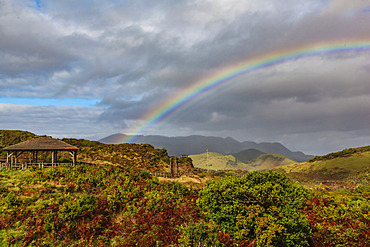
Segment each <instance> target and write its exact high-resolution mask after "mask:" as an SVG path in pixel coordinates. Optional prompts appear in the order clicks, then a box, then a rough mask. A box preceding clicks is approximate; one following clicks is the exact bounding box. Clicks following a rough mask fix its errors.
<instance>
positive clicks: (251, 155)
mask: <svg viewBox="0 0 370 247" xmlns="http://www.w3.org/2000/svg"><path fill="white" fill-rule="evenodd" d="M262 154H265V153H264V152H261V151H259V150H257V149H246V150H243V151H240V152H238V153H232V154H231V155H232V156H234V157H235V158H237V159H238V160H240V161H241V162H244V163H247V162H248V161H251V160H254V159H257V158H258V157H259V156H261V155H262Z"/></svg>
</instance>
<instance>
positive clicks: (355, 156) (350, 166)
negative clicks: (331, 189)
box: [279, 146, 370, 180]
mask: <svg viewBox="0 0 370 247" xmlns="http://www.w3.org/2000/svg"><path fill="white" fill-rule="evenodd" d="M369 167H370V146H367V147H359V148H351V149H345V150H343V151H340V152H336V153H331V154H328V155H325V156H318V157H315V158H313V159H311V160H310V161H309V162H304V163H299V164H291V165H286V166H281V167H279V169H283V170H284V171H285V172H287V173H288V174H291V175H294V177H297V178H302V179H304V178H306V179H311V180H332V179H334V180H340V179H346V178H350V177H351V176H354V175H356V174H358V173H359V172H361V171H363V170H366V169H369Z"/></svg>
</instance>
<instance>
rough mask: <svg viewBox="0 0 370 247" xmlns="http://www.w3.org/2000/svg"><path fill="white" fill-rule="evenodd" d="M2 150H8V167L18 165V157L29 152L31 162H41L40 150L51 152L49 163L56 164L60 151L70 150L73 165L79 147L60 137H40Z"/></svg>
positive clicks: (75, 161)
mask: <svg viewBox="0 0 370 247" xmlns="http://www.w3.org/2000/svg"><path fill="white" fill-rule="evenodd" d="M1 151H5V152H7V155H6V165H7V166H8V167H14V166H15V167H17V166H18V164H17V159H18V157H19V156H20V155H21V154H23V153H27V152H28V153H29V155H30V156H29V157H30V158H29V160H30V161H31V162H30V163H31V164H35V163H36V164H37V163H39V161H38V153H39V152H51V155H52V157H51V163H50V164H49V165H51V166H55V165H57V164H58V152H68V153H69V154H70V155H71V156H72V163H73V165H75V164H76V163H77V151H78V148H77V147H75V146H72V145H70V144H68V143H65V142H63V141H61V140H58V139H54V138H51V137H40V138H34V139H31V140H28V141H25V142H21V143H18V144H15V145H12V146H9V147H6V148H3V149H2V150H1ZM26 165H27V164H26Z"/></svg>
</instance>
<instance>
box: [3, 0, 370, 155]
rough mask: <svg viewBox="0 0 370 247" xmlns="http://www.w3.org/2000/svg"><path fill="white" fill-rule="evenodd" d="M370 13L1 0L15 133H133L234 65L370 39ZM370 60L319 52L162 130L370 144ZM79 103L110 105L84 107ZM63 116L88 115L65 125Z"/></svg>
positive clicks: (248, 79)
mask: <svg viewBox="0 0 370 247" xmlns="http://www.w3.org/2000/svg"><path fill="white" fill-rule="evenodd" d="M367 8H368V3H366V1H355V2H354V1H345V0H340V1H337V0H336V1H329V0H328V1H309V0H307V1H299V2H297V1H293V0H290V1H285V2H284V3H281V2H280V1H272V0H263V1H238V0H233V1H221V0H220V1H208V0H207V1H203V0H202V1H197V0H195V1H162V2H153V1H148V0H142V1H103V0H96V1H93V2H91V1H87V0H83V1H78V2H76V1H69V0H68V1H45V2H39V1H36V2H33V3H30V2H29V1H26V0H16V1H10V0H0V102H2V103H4V104H2V112H3V114H5V115H6V117H7V119H8V118H9V119H12V120H7V121H8V122H6V124H4V125H3V126H6V127H3V128H11V126H14V128H15V127H16V128H20V129H27V130H30V131H32V130H34V131H35V132H38V131H42V130H44V131H47V132H48V133H56V134H58V135H62V133H66V135H67V134H68V133H76V134H78V135H79V136H81V135H83V134H82V133H84V135H86V136H91V135H92V134H89V133H88V132H89V131H90V133H91V132H94V133H96V134H93V135H95V136H99V133H100V134H101V136H100V137H104V135H105V134H106V135H109V134H112V132H113V133H114V132H125V131H128V130H131V129H132V127H133V126H137V125H139V124H141V123H142V121H143V119H142V118H143V116H145V115H147V114H148V111H150V110H151V109H153V108H155V107H156V106H157V105H159V104H160V103H161V102H163V101H165V100H166V99H168V98H170V97H172V96H173V95H174V94H176V93H177V92H179V91H181V90H183V89H184V88H186V87H188V86H190V85H191V84H193V83H195V82H197V81H199V80H201V79H202V78H206V77H207V76H209V75H211V74H213V73H214V72H216V71H219V70H222V69H224V68H225V67H229V66H232V65H235V64H239V63H240V62H242V61H246V60H248V59H252V58H254V57H260V56H262V55H266V54H272V53H274V52H276V51H281V50H289V49H293V48H295V47H303V46H305V45H309V44H320V43H330V42H338V41H341V42H343V44H344V45H345V44H346V43H348V44H350V43H351V42H354V41H359V40H369V39H370V37H369V33H370V26H369V25H368V23H369V21H370V15H369V14H368V13H367V12H366V11H365V12H364V10H366V9H367ZM369 56H370V55H369V52H357V53H348V54H341V55H338V54H332V55H328V56H315V57H311V58H304V59H299V60H294V61H290V62H287V63H284V64H281V65H278V66H273V67H270V68H266V69H263V70H260V71H256V72H254V73H251V74H248V75H247V76H245V77H242V78H239V79H238V80H236V81H235V82H233V83H232V84H231V85H229V86H228V87H227V88H225V89H224V90H222V91H219V92H215V93H213V94H211V95H209V96H208V97H206V98H205V99H203V100H201V101H200V102H198V103H197V104H195V105H193V106H191V107H189V108H188V109H187V110H186V111H183V112H181V113H179V114H178V115H176V116H175V117H173V118H170V119H168V120H167V121H166V122H164V123H162V125H160V126H158V127H156V126H154V128H153V129H152V130H151V131H153V133H152V134H164V135H177V134H182V135H188V134H194V133H198V134H204V135H221V136H232V137H238V138H243V139H248V138H251V140H262V141H263V140H271V141H274V140H272V139H273V138H276V141H279V140H287V141H286V142H287V143H288V144H289V145H291V146H293V147H294V146H298V145H301V144H300V143H301V142H302V141H301V140H298V139H299V138H298V137H304V138H305V143H307V144H305V145H301V146H300V147H302V148H305V149H307V150H314V147H312V145H314V144H315V140H314V138H310V136H311V135H310V134H312V136H317V135H321V136H322V138H327V139H330V138H335V134H333V133H336V134H337V135H338V136H340V137H341V138H342V137H343V136H344V135H346V140H350V141H349V143H351V144H353V145H355V143H356V140H358V143H361V144H362V143H363V135H364V133H368V131H369V127H367V126H370V125H369V123H370V121H369V119H368V118H367V117H366V114H367V113H368V108H367V107H366V105H364V101H366V100H368V98H369V95H370V89H369V86H368V85H369V84H368V79H367V78H369V73H370V70H369V68H370V65H369V62H368V61H369ZM9 98H20V99H28V98H36V99H40V98H44V99H48V98H49V99H50V98H53V99H55V100H58V99H64V98H68V99H73V98H74V99H76V106H75V107H73V106H68V107H67V106H65V107H62V106H60V104H58V106H57V107H56V106H54V107H47V106H44V107H43V106H34V105H32V104H31V103H30V105H28V106H26V105H22V106H20V105H15V104H5V103H7V102H6V101H5V100H6V99H9ZM78 99H86V100H89V99H98V101H99V102H98V105H97V106H94V107H84V106H78V105H79V103H78V102H79V101H78ZM46 101H47V100H45V102H46ZM16 113H18V114H16ZM5 115H4V116H5ZM56 115H59V116H60V118H59V119H63V118H64V119H69V118H70V117H69V116H70V115H72V116H75V117H76V118H74V119H73V120H75V121H71V122H68V126H69V127H70V128H68V129H67V130H66V128H65V130H63V131H62V130H61V129H63V128H62V125H61V124H59V122H57V121H54V120H52V119H58V117H56ZM20 116H22V117H23V119H25V120H22V119H21V118H20ZM77 116H78V117H77ZM33 118H34V119H35V120H34V121H32V119H33ZM84 118H86V119H85V120H83V119H84ZM18 120H19V121H18ZM351 120H355V121H351ZM43 121H44V122H43ZM49 121H52V123H53V124H48V122H49ZM61 122H62V121H61ZM31 123H35V124H31ZM45 126H47V127H45ZM73 126H74V128H73ZM100 127H101V129H99V128H100ZM108 132H109V133H108ZM48 133H45V134H48ZM319 133H320V134H319ZM339 133H343V134H339ZM348 133H351V134H348ZM326 134H327V137H325V135H326ZM347 134H348V135H347ZM343 138H344V137H343ZM339 143H341V139H340V138H337V141H336V142H335V141H332V142H331V147H328V150H329V149H330V148H331V149H335V148H336V147H337V146H339ZM320 148H321V147H320Z"/></svg>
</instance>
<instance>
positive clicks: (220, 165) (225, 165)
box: [189, 152, 255, 171]
mask: <svg viewBox="0 0 370 247" xmlns="http://www.w3.org/2000/svg"><path fill="white" fill-rule="evenodd" d="M189 157H190V158H191V159H192V160H193V165H194V167H197V168H202V169H207V170H248V171H254V170H255V169H254V168H253V167H251V166H249V165H247V164H245V163H243V162H241V161H240V160H238V159H236V158H235V157H234V156H232V155H223V154H219V153H214V152H209V153H208V159H207V153H202V154H195V155H190V156H189Z"/></svg>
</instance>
